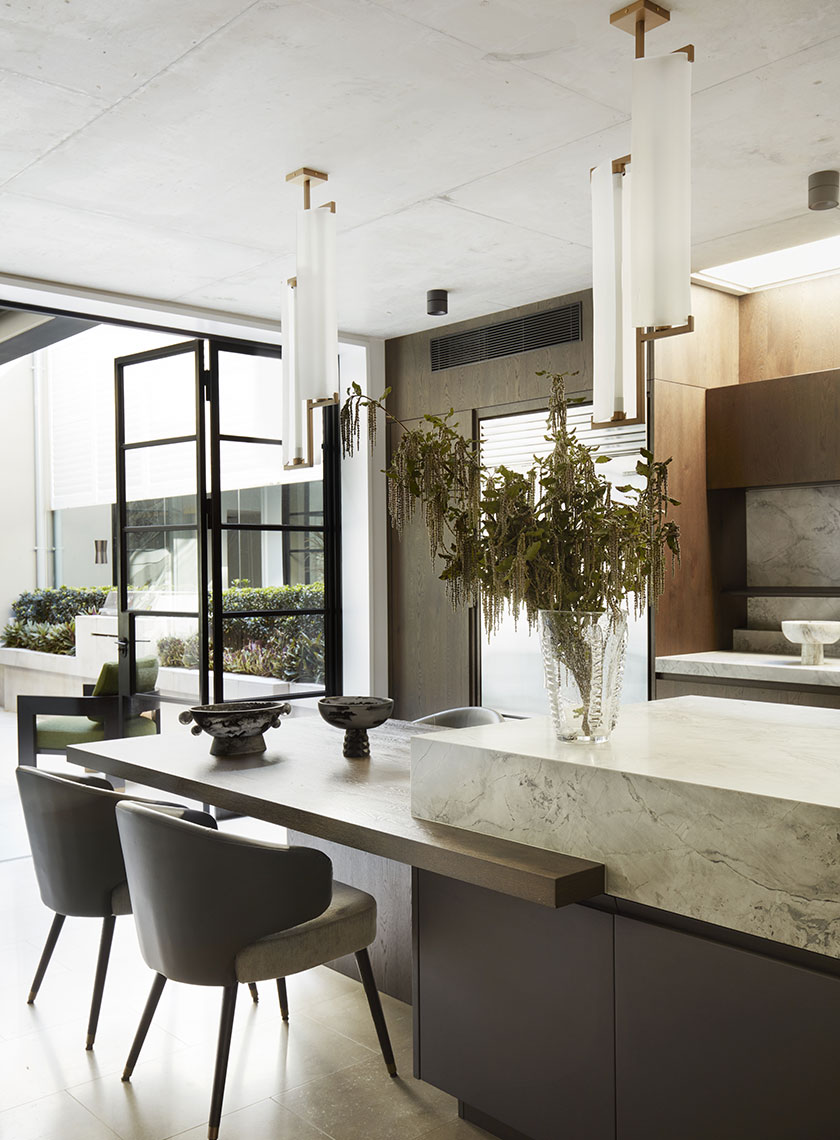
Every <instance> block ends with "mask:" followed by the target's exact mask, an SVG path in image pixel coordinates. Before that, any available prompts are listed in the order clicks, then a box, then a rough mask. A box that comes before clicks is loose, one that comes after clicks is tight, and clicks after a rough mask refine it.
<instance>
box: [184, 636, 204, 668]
mask: <svg viewBox="0 0 840 1140" xmlns="http://www.w3.org/2000/svg"><path fill="white" fill-rule="evenodd" d="M199 661H200V657H199V652H198V634H197V633H194V634H193V635H192V636H191V637H188V638H186V640H185V641H184V654H183V662H182V663H183V664H184V665H185V666H186V667H187V669H197V668H198V664H199Z"/></svg>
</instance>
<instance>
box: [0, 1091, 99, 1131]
mask: <svg viewBox="0 0 840 1140" xmlns="http://www.w3.org/2000/svg"><path fill="white" fill-rule="evenodd" d="M116 1135H117V1134H116V1133H115V1132H112V1131H111V1129H110V1128H108V1127H107V1126H106V1125H104V1124H103V1123H102V1122H101V1121H100V1120H97V1119H96V1117H95V1116H92V1115H91V1114H90V1113H89V1112H88V1110H87V1109H86V1108H83V1107H82V1106H81V1105H80V1104H79V1102H78V1101H76V1100H74V1099H73V1097H72V1096H70V1094H69V1093H66V1092H59V1093H54V1094H53V1095H52V1096H45V1097H41V1098H40V1099H39V1100H32V1101H29V1102H28V1103H27V1104H22V1105H19V1106H18V1107H17V1108H10V1109H7V1110H6V1111H5V1112H0V1136H3V1137H6V1138H8V1140H52V1137H56V1138H57V1137H61V1140H115V1138H116Z"/></svg>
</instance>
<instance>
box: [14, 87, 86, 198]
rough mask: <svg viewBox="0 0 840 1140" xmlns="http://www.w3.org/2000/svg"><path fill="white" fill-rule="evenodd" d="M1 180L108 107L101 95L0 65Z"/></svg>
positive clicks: (39, 156)
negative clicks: (81, 92) (87, 93)
mask: <svg viewBox="0 0 840 1140" xmlns="http://www.w3.org/2000/svg"><path fill="white" fill-rule="evenodd" d="M0 101H2V107H3V118H2V128H0V184H2V183H3V182H6V181H7V180H8V179H10V178H14V176H15V175H16V174H19V173H20V172H21V171H22V170H25V169H26V167H27V166H29V164H30V163H32V162H36V161H37V160H38V159H39V158H41V156H42V155H43V154H45V153H47V152H49V151H50V150H51V149H52V148H53V147H54V146H57V145H58V144H59V143H61V142H63V141H64V139H66V138H68V137H69V136H70V135H72V134H74V133H75V132H76V131H79V130H81V129H82V128H83V127H84V126H86V125H87V124H88V123H89V122H91V121H92V120H93V119H95V118H96V117H97V116H98V115H100V114H101V113H102V111H103V110H105V108H106V107H107V103H105V102H104V101H103V100H102V99H98V98H92V97H91V96H89V95H83V94H80V93H79V92H77V91H69V90H66V89H63V88H61V87H56V86H54V85H53V84H49V83H42V82H41V81H40V80H38V79H30V78H29V77H28V76H26V75H15V74H13V73H11V72H8V71H3V70H2V69H0Z"/></svg>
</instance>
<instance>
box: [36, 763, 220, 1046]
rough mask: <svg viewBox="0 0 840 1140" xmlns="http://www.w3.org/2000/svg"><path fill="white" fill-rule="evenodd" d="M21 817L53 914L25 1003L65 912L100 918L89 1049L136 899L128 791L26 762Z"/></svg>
mask: <svg viewBox="0 0 840 1140" xmlns="http://www.w3.org/2000/svg"><path fill="white" fill-rule="evenodd" d="M15 774H16V776H17V782H18V789H19V791H20V799H21V803H22V805H23V817H24V820H25V822H26V830H27V834H28V835H29V844H30V847H31V848H32V862H33V864H34V867H35V877H36V879H37V881H38V888H39V890H40V893H41V898H42V900H43V901H44V903H45V904H46V906H48V907H49V908H50V909H51V910H54V911H55V917H54V918H53V921H52V926H51V927H50V932H49V934H48V935H47V941H46V944H45V946H44V949H43V952H42V954H41V959H40V962H39V963H38V968H37V970H36V972H35V977H34V979H33V982H32V986H31V988H30V991H29V998H28V1002H29V1004H30V1005H32V1003H33V1002H34V1001H35V997H36V995H37V993H38V990H39V989H40V988H41V982H42V981H43V980H44V975H45V973H46V970H47V966H48V965H49V963H50V958H51V957H52V953H53V950H54V949H55V945H56V942H57V941H58V936H59V934H60V933H61V928H62V927H63V925H64V920H65V918H66V917H67V916H68V915H70V916H71V917H87V918H101V919H102V934H101V937H100V942H99V958H98V960H97V964H96V978H95V981H94V986H93V999H92V1001H91V1006H90V1018H89V1021H88V1030H87V1041H86V1048H88V1049H91V1048H92V1047H93V1042H94V1039H95V1037H96V1027H97V1024H98V1023H99V1010H100V1006H101V1004H102V992H103V989H104V987H105V975H106V973H107V971H108V959H109V957H110V954H111V942H112V939H113V937H114V924H115V922H116V916H117V915H120V914H131V900H130V898H129V894H128V886H127V884H126V879H125V865H124V863H123V857H122V851H121V849H120V838H119V833H118V832H117V821H116V816H115V814H114V809H115V807H116V805H117V804H118V803H120V802H122V801H124V800H126V799H130V798H131V797H128V796H125V795H123V794H121V793H119V792H115V791H114V790H113V788H112V787H111V785H110V784H109V782H108V781H107V780H105V779H103V778H102V777H100V776H82V775H79V776H71V775H67V776H65V775H61V776H59V775H56V774H54V773H51V772H45V771H44V770H43V769H40V768H34V767H32V766H30V765H24V766H22V767H19V768H18V769H17V770H16V773H15ZM165 810H169V811H173V812H176V813H177V814H179V815H181V814H186V815H187V818H190V819H193V820H195V821H198V820H200V821H201V822H202V823H204V824H205V825H206V826H209V827H215V826H216V821H215V820H214V819H213V817H212V816H210V815H205V813H204V812H194V811H190V810H189V809H187V808H184V807H179V806H177V805H172V806H171V807H168V808H166V809H165Z"/></svg>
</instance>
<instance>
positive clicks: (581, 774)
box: [412, 697, 840, 1140]
mask: <svg viewBox="0 0 840 1140" xmlns="http://www.w3.org/2000/svg"><path fill="white" fill-rule="evenodd" d="M412 812H413V814H414V815H415V816H417V817H419V818H422V819H426V820H434V821H436V822H438V823H446V824H449V825H451V826H456V827H459V828H464V829H467V830H469V831H474V832H479V833H481V834H484V835H490V836H495V837H504V838H506V839H508V840H514V841H516V842H518V843H525V844H532V845H534V846H536V847H539V848H541V849H549V850H553V851H562V852H564V853H565V854H567V855H575V856H577V857H583V858H587V859H593V860H597V861H598V862H602V863H603V864H604V865H605V868H606V894H605V895H604V896H602V897H601V898H600V899H598V900H593V902H592V903H582V904H578V905H574V906H571V907H568V908H564V910H562V911H560V912H557V914H556V915H555V916H553V918H554V919H555V921H554V922H553V924H552V923H548V924H545V923H542V922H541V921H540V920H537V921H535V922H533V923H532V922H531V918H532V917H533V918H536V916H535V915H533V914H532V915H528V914H526V913H525V912H524V911H522V910H521V909H519V910H517V909H516V908H512V907H511V906H510V904H509V903H508V901H507V900H501V899H500V896H498V895H495V896H494V895H492V893H491V892H487V893H486V896H485V898H484V899H483V900H482V901H481V902H480V903H479V901H477V898H476V896H475V895H473V896H472V897H470V898H468V897H467V896H466V894H465V893H464V892H460V891H455V890H452V889H451V888H450V887H449V886H446V887H444V886H443V885H442V884H441V883H439V882H427V881H426V880H427V879H428V877H426V876H422V875H421V876H419V882H418V883H417V885H416V889H417V894H418V897H417V899H416V900H415V908H416V911H417V914H418V923H417V929H418V931H419V934H418V937H417V947H418V948H417V963H418V969H417V973H418V1008H417V1017H418V1021H419V1026H420V1044H421V1048H420V1072H421V1075H422V1076H423V1077H424V1078H425V1079H427V1080H431V1081H432V1083H436V1084H440V1085H441V1087H445V1088H449V1090H450V1091H455V1092H456V1093H457V1095H458V1096H459V1097H460V1098H461V1099H462V1100H463V1101H465V1102H466V1103H467V1104H480V1105H481V1106H482V1107H483V1108H484V1109H485V1111H486V1112H487V1113H488V1115H489V1116H490V1118H491V1119H492V1121H493V1122H494V1123H497V1122H499V1121H503V1122H505V1124H506V1125H508V1126H509V1127H510V1129H511V1130H510V1131H509V1132H505V1131H504V1130H503V1129H499V1128H498V1127H494V1131H495V1132H496V1133H497V1134H498V1135H501V1136H511V1137H517V1136H529V1137H533V1138H534V1140H552V1138H553V1137H557V1138H558V1140H559V1138H561V1137H562V1138H566V1137H569V1138H571V1137H574V1138H578V1137H580V1138H581V1140H596V1138H600V1137H601V1136H604V1137H618V1138H619V1140H666V1138H669V1140H670V1138H671V1137H675V1138H676V1137H679V1138H680V1140H711V1138H712V1137H714V1138H715V1140H725V1138H731V1140H747V1138H751V1137H756V1138H759V1137H760V1138H761V1140H810V1138H812V1137H813V1138H814V1140H817V1138H823V1137H834V1136H840V1105H838V1101H837V1097H836V1095H835V1094H834V1091H833V1090H834V1088H835V1087H836V1079H835V1076H834V1065H835V1061H834V1058H836V1056H837V1052H838V1049H840V712H838V711H835V710H831V709H818V708H799V707H796V706H790V705H776V704H759V703H754V702H748V701H733V700H728V699H714V698H708V697H682V698H678V699H674V700H668V701H657V702H652V703H649V704H645V705H637V706H630V707H627V708H624V709H623V710H622V713H621V717H620V720H619V724H618V726H617V729H616V731H615V733H614V735H613V738H612V740H611V742H610V743H609V744H607V745H599V746H589V745H579V744H575V745H571V744H562V743H560V742H558V741H556V740H555V739H554V737H553V735H552V732H551V727H550V724H549V722H548V721H547V720H543V719H534V720H531V721H518V722H507V723H505V724H503V725H495V726H482V727H478V728H471V729H463V730H458V731H447V732H441V733H437V734H434V735H430V736H426V737H423V738H417V739H415V740H414V741H413V742H412ZM530 909H531V911H532V912H533V911H535V909H536V908H530ZM482 955H483V957H484V960H485V961H484V965H483V966H482V968H481V969H480V970H478V971H476V970H475V967H474V962H475V958H476V957H477V956H482ZM468 960H469V961H471V962H472V963H473V967H472V971H470V970H466V969H464V968H462V967H461V966H459V965H458V964H457V963H458V962H461V963H463V962H465V961H468ZM506 976H507V977H511V976H515V977H516V978H517V982H516V983H515V987H514V988H515V993H516V998H515V1000H516V1002H517V1003H527V1005H528V1008H527V1016H525V1017H517V1018H516V1019H515V1020H516V1025H517V1026H518V1027H519V1029H520V1033H525V1028H524V1027H526V1026H530V1029H529V1030H528V1032H529V1033H530V1035H531V1039H532V1040H531V1041H528V1040H527V1039H520V1040H518V1042H517V1045H516V1048H514V1049H513V1050H506V1049H504V1048H502V1053H503V1055H504V1061H503V1063H501V1064H499V1065H495V1064H494V1063H493V1062H492V1061H488V1059H487V1055H486V1049H483V1047H482V1042H483V1040H484V1038H485V1037H486V1034H487V1033H488V1032H490V1031H491V1026H490V1023H489V1022H488V1020H487V1018H486V1017H485V1016H484V1014H483V1012H482V1011H483V1008H484V1004H485V1003H486V1002H487V1000H488V993H489V992H490V991H491V990H492V989H494V987H502V988H503V987H504V979H505V977H506ZM523 977H524V978H527V981H524V982H523V981H522V978H523ZM581 994H583V997H581ZM558 995H559V996H558ZM605 996H606V998H607V1002H608V1005H609V1009H608V1010H607V1011H606V1012H605V1010H604V1008H603V1003H602V1001H601V999H602V998H604V997H605ZM510 1004H512V1003H511V1002H507V1001H505V1000H504V998H503V999H502V1001H501V1006H500V1010H501V1012H500V1027H499V1032H500V1034H504V1028H503V1027H504V1024H505V1012H504V1011H506V1010H507V1008H508V1007H509V1005H510ZM448 1008H452V1009H453V1010H454V1012H453V1013H452V1014H451V1015H448V1014H447V1009H448ZM556 1018H559V1019H560V1020H561V1022H562V1023H563V1024H564V1028H565V1030H566V1032H567V1033H568V1034H572V1035H574V1036H575V1038H576V1040H577V1044H578V1052H579V1055H580V1056H584V1057H586V1058H587V1059H588V1065H587V1066H581V1067H579V1068H578V1069H577V1070H576V1071H574V1072H573V1073H571V1075H570V1074H568V1073H566V1071H565V1066H566V1064H567V1059H566V1060H564V1062H563V1063H558V1065H557V1067H556V1068H555V1070H554V1074H553V1077H552V1078H549V1076H548V1073H547V1072H546V1069H545V1067H546V1062H545V1061H544V1060H541V1058H542V1057H543V1053H544V1050H543V1044H542V1042H543V1040H544V1039H545V1038H547V1036H549V1035H550V1032H551V1027H552V1023H553V1020H554V1019H556ZM424 1026H426V1027H428V1029H427V1031H426V1032H424ZM533 1042H540V1044H538V1045H534V1044H533ZM474 1057H479V1058H480V1060H479V1061H478V1062H477V1063H473V1062H472V1060H471V1058H474ZM595 1066H600V1076H601V1078H602V1095H601V1102H602V1103H601V1107H604V1105H606V1106H607V1108H608V1110H609V1111H607V1112H604V1113H603V1114H602V1115H601V1116H598V1113H597V1111H594V1103H596V1102H593V1095H592V1088H591V1083H590V1084H586V1083H585V1082H584V1081H583V1078H582V1075H581V1073H582V1070H583V1069H587V1068H589V1067H595ZM541 1068H542V1083H541V1084H539V1082H537V1084H536V1085H535V1083H534V1080H533V1078H532V1076H531V1074H532V1072H533V1071H534V1070H535V1069H536V1070H540V1069H541ZM506 1073H508V1074H509V1075H510V1077H509V1083H508V1085H507V1087H506ZM510 1081H512V1082H513V1083H515V1085H516V1088H517V1095H516V1096H511V1095H510V1093H509V1088H510ZM552 1081H553V1084H552ZM537 1086H538V1087H537ZM557 1087H561V1088H562V1090H563V1091H562V1092H561V1093H560V1094H556V1095H555V1093H554V1092H553V1091H549V1090H552V1089H556V1088H557ZM575 1088H580V1089H582V1090H584V1091H583V1092H582V1093H581V1095H580V1097H577V1098H576V1096H575V1094H574V1092H573V1091H572V1090H574V1089H575ZM531 1098H533V1100H532V1099H531ZM539 1098H541V1100H542V1107H541V1111H540V1112H536V1111H534V1108H533V1104H534V1101H535V1100H537V1099H539ZM581 1101H582V1103H581ZM587 1110H589V1112H590V1115H587ZM593 1111H594V1115H592V1113H593ZM472 1118H473V1119H477V1120H478V1122H479V1123H480V1122H481V1119H480V1117H475V1116H474V1117H472Z"/></svg>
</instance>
